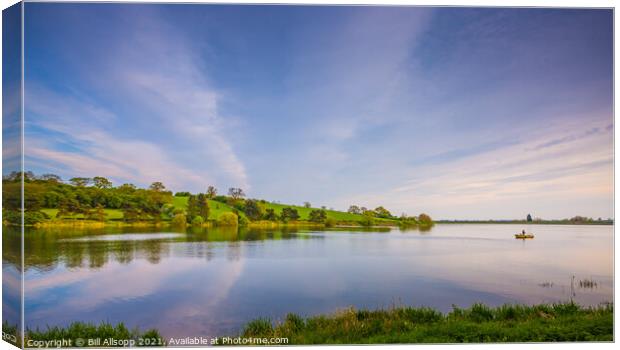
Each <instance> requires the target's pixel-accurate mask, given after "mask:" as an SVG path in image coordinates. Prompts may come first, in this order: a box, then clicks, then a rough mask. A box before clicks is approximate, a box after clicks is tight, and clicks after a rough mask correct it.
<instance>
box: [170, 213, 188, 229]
mask: <svg viewBox="0 0 620 350" xmlns="http://www.w3.org/2000/svg"><path fill="white" fill-rule="evenodd" d="M172 224H173V225H174V226H181V227H182V226H185V225H186V224H187V218H186V217H185V215H184V214H182V213H179V214H176V215H175V216H174V218H172Z"/></svg>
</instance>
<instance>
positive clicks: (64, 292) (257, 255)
mask: <svg viewBox="0 0 620 350" xmlns="http://www.w3.org/2000/svg"><path fill="white" fill-rule="evenodd" d="M521 229H522V227H521V226H512V225H437V226H435V227H434V228H433V229H432V230H431V231H429V232H419V231H400V230H398V229H394V230H391V231H390V230H382V231H379V232H376V231H375V232H370V231H366V232H355V231H352V230H340V231H303V230H300V231H282V230H271V231H240V232H238V231H236V230H221V229H220V230H217V229H210V230H199V231H196V232H192V231H190V232H187V233H185V232H166V230H160V231H157V232H148V231H144V230H136V229H133V230H131V231H125V232H122V231H113V230H110V229H108V230H106V231H102V230H94V231H81V232H80V231H76V230H66V229H65V230H62V231H59V230H57V231H54V230H51V231H31V232H28V233H27V235H26V238H25V239H26V253H25V261H26V272H25V278H26V280H25V289H26V294H25V300H26V310H25V311H26V325H27V326H29V327H36V326H42V327H45V325H63V324H67V323H69V322H71V321H78V320H79V321H93V322H100V321H103V320H106V321H110V322H121V321H122V322H125V324H127V325H128V326H130V327H134V326H138V327H140V328H143V329H144V328H151V327H155V328H157V329H159V330H160V331H161V333H162V334H163V335H164V336H166V337H171V336H176V337H185V336H221V335H234V334H237V333H238V331H239V329H240V327H241V325H242V324H244V323H245V322H247V321H249V320H251V319H254V318H257V317H270V318H272V319H275V320H277V319H281V318H283V317H284V316H285V315H286V313H288V312H295V313H299V314H302V315H312V314H316V313H326V312H332V311H334V310H336V309H338V308H344V307H348V306H355V307H366V308H380V307H389V306H391V305H394V304H396V305H401V304H406V305H418V306H420V305H424V306H431V307H435V308H438V309H440V310H442V311H449V310H450V309H451V305H453V304H456V305H459V306H468V305H470V304H472V303H474V302H484V303H487V304H491V305H498V304H503V303H515V302H516V303H528V304H530V303H544V302H557V301H567V300H570V299H571V298H572V299H573V300H575V301H577V302H579V303H581V304H585V305H597V304H599V303H601V302H607V301H613V299H612V298H613V291H612V287H613V227H612V226H546V225H540V226H537V225H531V226H529V227H528V228H527V230H528V231H532V232H534V233H535V234H536V238H535V239H533V240H527V241H522V240H516V239H514V238H513V234H514V233H516V232H518V231H520V230H521ZM3 236H4V237H3V240H4V242H3V243H4V245H5V252H4V254H3V259H4V263H5V264H4V265H3V269H4V272H5V273H8V274H9V275H10V274H11V271H15V267H14V266H11V264H15V262H17V261H18V257H19V255H17V254H15V255H12V254H11V253H10V247H11V246H15V244H16V242H17V240H16V239H14V237H18V236H16V235H15V236H14V237H12V236H11V232H5V234H4V235H3ZM7 247H8V248H7ZM572 276H574V281H573V277H572ZM586 279H587V280H592V281H594V282H595V283H596V285H595V286H594V287H588V288H586V287H583V286H580V285H579V281H580V280H586Z"/></svg>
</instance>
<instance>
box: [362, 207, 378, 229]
mask: <svg viewBox="0 0 620 350" xmlns="http://www.w3.org/2000/svg"><path fill="white" fill-rule="evenodd" d="M360 224H361V225H362V226H372V225H374V224H375V217H374V213H373V212H372V211H370V210H366V211H365V212H364V216H363V217H362V219H361V220H360Z"/></svg>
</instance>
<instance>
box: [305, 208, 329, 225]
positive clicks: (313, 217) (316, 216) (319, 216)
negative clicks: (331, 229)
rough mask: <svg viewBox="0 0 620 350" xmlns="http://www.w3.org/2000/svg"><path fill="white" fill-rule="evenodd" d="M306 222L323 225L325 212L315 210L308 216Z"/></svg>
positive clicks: (325, 217) (325, 218)
mask: <svg viewBox="0 0 620 350" xmlns="http://www.w3.org/2000/svg"><path fill="white" fill-rule="evenodd" d="M308 220H309V221H312V222H318V223H323V222H325V220H327V212H326V211H325V210H322V209H321V210H319V209H315V210H312V211H311V212H310V214H309V215H308Z"/></svg>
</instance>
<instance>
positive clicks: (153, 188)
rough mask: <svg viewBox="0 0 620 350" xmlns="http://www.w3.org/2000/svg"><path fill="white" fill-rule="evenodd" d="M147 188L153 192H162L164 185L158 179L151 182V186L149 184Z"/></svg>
mask: <svg viewBox="0 0 620 350" xmlns="http://www.w3.org/2000/svg"><path fill="white" fill-rule="evenodd" d="M149 189H150V190H151V191H155V192H163V191H165V190H166V186H164V184H163V183H161V182H159V181H155V182H153V183H152V184H151V186H149Z"/></svg>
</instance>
